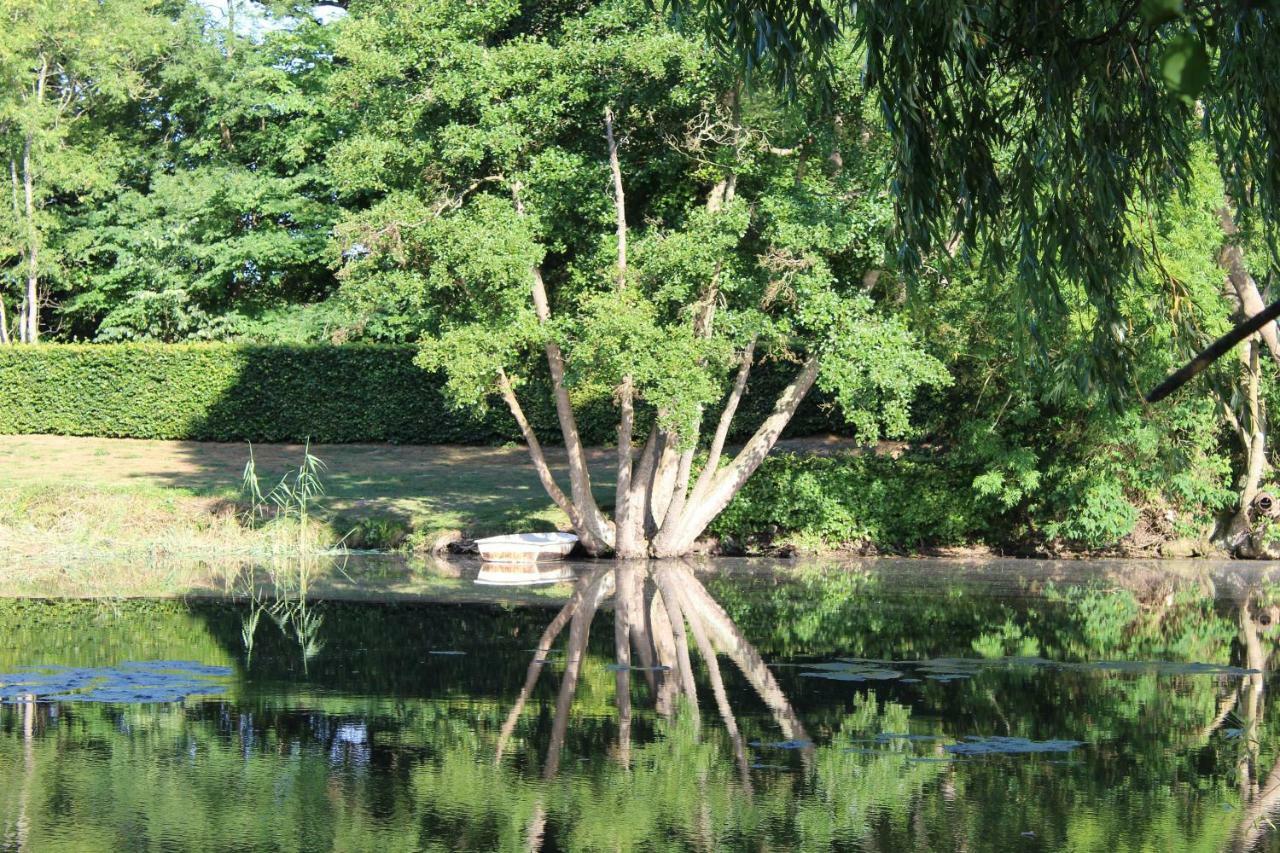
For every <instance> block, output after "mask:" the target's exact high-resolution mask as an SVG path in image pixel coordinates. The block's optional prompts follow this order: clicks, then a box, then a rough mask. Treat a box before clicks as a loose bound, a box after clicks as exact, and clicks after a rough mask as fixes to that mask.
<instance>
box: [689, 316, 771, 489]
mask: <svg viewBox="0 0 1280 853" xmlns="http://www.w3.org/2000/svg"><path fill="white" fill-rule="evenodd" d="M755 352H756V339H755V338H754V337H752V338H751V340H750V341H749V342H748V343H747V347H746V349H744V350H743V351H742V357H741V360H740V364H739V365H738V377H737V379H735V380H734V383H733V390H731V391H730V392H729V399H728V400H727V401H725V404H724V411H722V412H721V413H720V423H719V424H717V425H716V432H715V435H714V436H712V438H711V449H710V450H709V451H708V453H707V464H706V465H705V466H704V467H703V469H702V473H700V474H699V475H698V481H697V482H696V483H694V485H693V495H692V497H690V499H689V500H690V502H691V503H694V504H697V503H698V502H699V501H701V500H702V497H703V495H704V494H706V491H707V488H708V487H709V486H710V485H711V481H712V480H713V479H714V478H715V475H716V472H717V471H718V470H720V455H721V454H722V453H723V452H724V443H725V441H726V440H727V439H728V437H729V428H730V426H731V425H732V424H733V416H734V415H735V414H736V413H737V411H738V403H740V402H741V401H742V394H743V392H744V391H746V388H747V377H748V376H749V375H750V373H751V365H752V362H753V360H754V359H755Z"/></svg>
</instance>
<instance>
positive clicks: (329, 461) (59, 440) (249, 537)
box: [0, 436, 612, 562]
mask: <svg viewBox="0 0 1280 853" xmlns="http://www.w3.org/2000/svg"><path fill="white" fill-rule="evenodd" d="M312 450H313V452H314V453H315V454H316V455H317V456H319V457H320V459H321V460H323V462H324V463H325V466H326V467H325V470H324V472H323V474H322V480H323V483H324V487H325V495H324V497H323V499H322V500H321V501H320V502H319V509H320V512H319V520H320V521H321V522H322V523H323V524H324V525H325V526H326V527H327V529H328V531H327V532H328V534H329V536H330V538H331V539H332V540H333V541H335V542H336V541H337V540H339V539H343V538H344V537H345V541H346V542H347V544H348V545H350V546H351V547H387V546H400V545H409V546H412V545H414V544H419V545H421V544H422V543H424V542H427V541H428V540H430V539H431V538H432V537H433V536H434V535H435V534H436V533H438V532H439V531H444V530H451V529H456V530H461V531H463V532H464V533H466V534H467V535H469V536H483V535H487V534H490V533H497V532H501V531H507V530H511V529H516V528H518V529H526V530H537V529H553V528H555V527H557V526H559V525H562V524H563V523H564V521H565V519H564V518H563V516H562V515H561V514H560V513H559V511H558V510H557V509H556V508H555V506H554V505H553V504H552V503H551V501H550V500H549V499H548V498H547V497H546V496H545V494H544V493H543V492H542V488H541V486H540V485H539V483H538V479H537V475H536V474H535V472H534V471H533V468H532V467H531V466H530V465H529V464H528V462H527V460H526V459H525V456H524V452H523V451H522V450H521V449H519V448H471V447H467V448H463V447H447V446H446V447H404V446H392V445H332V446H329V445H319V446H314V447H313V448H312ZM302 454H303V447H302V446H301V445H280V444H274V445H258V446H255V448H254V456H255V461H256V465H257V469H258V472H259V475H260V477H261V479H262V482H263V483H264V485H266V486H269V485H270V484H271V483H274V482H275V481H276V480H278V479H279V478H280V477H281V476H283V475H284V474H285V472H287V471H288V470H290V469H291V468H292V467H294V466H296V465H297V464H298V462H299V461H300V459H301V457H302ZM248 456H249V447H248V445H245V444H214V443H200V442H174V441H139V440H121V439H91V438H66V437H58V436H4V437H0V546H3V547H4V549H5V551H6V552H7V553H9V554H10V555H16V556H22V557H25V558H28V559H38V560H41V561H50V560H52V561H55V562H56V561H58V560H60V559H66V558H68V557H71V556H75V555H103V554H107V553H112V554H135V555H138V556H146V555H154V554H160V555H165V554H168V555H186V556H194V555H200V554H214V553H217V554H231V555H244V556H251V555H253V554H255V553H260V552H262V551H263V550H264V549H268V548H269V547H270V545H271V543H270V542H269V541H268V540H267V538H266V537H265V536H264V534H263V532H262V531H260V530H255V529H252V528H251V527H248V526H246V525H245V524H244V523H243V521H244V520H243V517H242V516H243V511H244V509H245V505H244V496H243V495H242V494H241V477H242V474H243V470H244V466H245V463H246V461H247V460H248ZM600 461H601V464H600V465H598V466H597V471H596V475H597V479H598V486H599V488H600V490H601V497H602V498H603V497H604V496H605V494H606V493H607V492H608V491H609V490H610V489H611V488H612V484H611V482H610V476H609V474H610V472H609V470H608V466H607V465H606V464H604V459H603V456H601V458H600ZM558 462H559V460H558V459H553V464H557V463H558Z"/></svg>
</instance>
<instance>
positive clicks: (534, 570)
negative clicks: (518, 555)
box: [476, 561, 575, 586]
mask: <svg viewBox="0 0 1280 853" xmlns="http://www.w3.org/2000/svg"><path fill="white" fill-rule="evenodd" d="M574 577H575V575H574V573H573V569H571V568H569V567H568V566H567V565H565V564H564V563H549V562H546V561H544V562H541V563H486V564H485V565H483V566H481V567H480V573H479V574H478V575H476V583H478V584H480V585H481V586H540V585H542V584H552V583H564V582H565V581H571V580H573V579H574Z"/></svg>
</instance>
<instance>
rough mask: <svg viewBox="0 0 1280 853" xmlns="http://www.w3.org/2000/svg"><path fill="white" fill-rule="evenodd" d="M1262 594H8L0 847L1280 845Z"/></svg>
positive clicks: (840, 577)
mask: <svg viewBox="0 0 1280 853" xmlns="http://www.w3.org/2000/svg"><path fill="white" fill-rule="evenodd" d="M451 573H452V575H453V577H452V578H451V579H450V584H451V585H452V587H451V588H452V589H453V591H454V593H456V591H457V588H458V585H459V584H462V585H464V586H465V585H466V584H467V583H469V578H471V577H474V567H463V568H462V570H461V572H460V576H459V572H458V571H457V570H456V568H455V569H453V570H451ZM1270 576H1271V573H1270V570H1269V569H1268V568H1267V567H1256V566H1255V567H1247V568H1245V569H1240V568H1237V567H1230V566H1207V565H1193V566H1190V567H1187V566H1182V567H1168V566H1158V565H1144V564H1135V563H1098V564H1075V565H1070V566H1062V565H1056V566H1055V565H1046V564H1035V563H1009V564H997V565H992V566H987V567H985V568H978V569H974V568H972V567H971V568H969V569H965V568H964V567H948V566H939V565H933V564H910V563H908V564H902V563H875V562H867V563H861V564H845V565H834V564H821V563H818V564H813V565H802V566H797V567H789V566H778V567H769V566H767V565H763V564H754V565H725V566H718V567H708V566H705V565H698V566H691V565H688V564H675V565H667V566H663V567H661V568H659V569H654V568H639V569H626V570H623V571H612V570H608V571H607V570H604V569H593V568H592V567H590V566H588V567H583V568H581V569H580V574H579V577H578V580H577V582H576V584H572V585H571V584H562V585H560V586H558V587H556V588H554V589H551V590H547V589H543V590H542V592H541V594H540V595H537V596H528V595H526V596H524V597H523V598H521V597H519V596H515V597H513V596H512V595H511V593H509V592H501V593H498V594H493V600H491V601H485V599H486V597H489V596H490V595H491V594H490V593H489V592H487V591H486V588H483V587H475V589H474V590H473V592H474V595H471V596H469V597H472V598H474V599H475V600H473V601H466V602H460V601H458V600H457V596H456V594H455V595H451V600H450V601H449V602H447V603H432V602H431V601H426V600H400V601H396V602H391V603H378V602H376V601H359V602H356V601H313V602H311V603H310V604H304V603H300V602H297V601H293V602H285V603H284V604H282V605H278V606H277V607H276V608H275V609H274V610H273V611H272V610H261V611H259V612H258V621H257V623H256V626H255V625H254V623H253V620H252V616H253V613H254V612H255V608H254V606H253V605H251V604H247V603H234V602H218V601H200V602H176V601H113V602H102V601H71V602H45V601H30V600H26V601H21V600H20V601H8V602H0V624H2V625H3V637H4V644H3V647H2V648H0V673H3V674H0V701H2V702H3V704H0V849H5V850H10V849H12V850H33V851H63V850H65V851H93V850H183V851H185V850H227V851H232V850H234V851H239V850H264V851H267V850H272V851H274V850H297V851H304V850H341V851H358V850H370V851H374V850H377V851H412V850H442V851H443V850H483V851H489V850H530V849H541V850H548V851H550V850H716V851H718V850H772V851H778V850H805V851H807V850H869V851H906V850H925V851H951V850H956V851H960V850H965V851H1020V850H1029V851H1034V850H1046V851H1047V850H1053V851H1092V850H1101V851H1139V850H1153V851H1217V850H1280V843H1278V842H1277V840H1276V837H1277V833H1276V832H1274V831H1273V826H1272V823H1273V821H1280V709H1277V708H1275V707H1273V705H1274V703H1273V700H1272V697H1271V691H1270V690H1268V689H1267V688H1268V687H1269V685H1270V679H1271V668H1272V666H1273V665H1274V657H1275V650H1276V647H1277V642H1278V641H1280V633H1278V632H1277V631H1276V630H1275V628H1276V625H1275V622H1276V618H1277V616H1280V607H1278V606H1277V605H1280V584H1277V583H1275V582H1273V581H1272V580H1271V579H1270ZM428 586H429V584H428ZM566 603H567V605H566ZM261 604H262V606H263V607H265V606H266V604H267V602H262V603H261ZM596 605H598V607H597V606H596ZM566 606H567V607H568V608H569V609H570V611H571V612H567V613H564V614H563V615H564V617H565V618H564V619H563V620H561V621H563V623H564V625H563V630H562V631H561V632H560V633H559V634H558V635H557V637H556V639H555V642H554V644H553V646H552V652H551V653H550V654H548V655H546V656H545V660H546V663H545V664H543V663H539V662H538V661H539V660H543V659H544V657H543V655H542V653H540V652H537V651H535V649H536V648H537V647H538V645H539V643H540V640H541V638H542V637H543V634H544V631H545V629H546V628H547V627H548V625H549V624H551V623H552V621H553V620H554V619H556V617H557V614H559V613H561V612H562V609H563V608H565V607H566ZM668 609H670V616H668V615H667V612H668ZM676 623H679V625H680V630H676V628H675V627H674V626H675V625H676ZM247 634H248V635H251V637H252V649H251V650H250V649H249V648H247V647H246V635H247ZM682 647H683V648H684V649H687V654H686V653H682V651H681V648H682ZM707 647H714V648H715V649H716V650H717V652H716V654H714V655H712V660H713V661H714V666H711V665H709V662H708V660H707V658H706V657H704V655H703V654H702V653H701V652H700V650H701V649H704V648H707ZM620 660H621V661H622V664H623V665H621V666H620V665H619V661H620ZM628 663H629V665H630V667H629V668H628V666H627V664H628ZM664 664H665V666H667V667H669V668H665V669H664V668H662V667H663V666H664ZM690 692H692V694H693V695H694V696H696V702H695V701H691V699H690V695H689V694H690Z"/></svg>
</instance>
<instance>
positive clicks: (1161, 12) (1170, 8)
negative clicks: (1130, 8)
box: [1138, 0, 1183, 27]
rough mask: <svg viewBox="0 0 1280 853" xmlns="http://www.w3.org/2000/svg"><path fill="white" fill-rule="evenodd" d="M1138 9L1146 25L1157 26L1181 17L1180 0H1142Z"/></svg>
mask: <svg viewBox="0 0 1280 853" xmlns="http://www.w3.org/2000/svg"><path fill="white" fill-rule="evenodd" d="M1138 11H1139V13H1140V14H1141V15H1142V20H1143V21H1145V22H1146V24H1147V26H1149V27H1158V26H1160V25H1161V24H1165V23H1168V22H1169V21H1174V20H1177V19H1178V18H1181V17H1182V15H1183V8H1182V0H1142V4H1141V6H1140V7H1139V9H1138Z"/></svg>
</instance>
